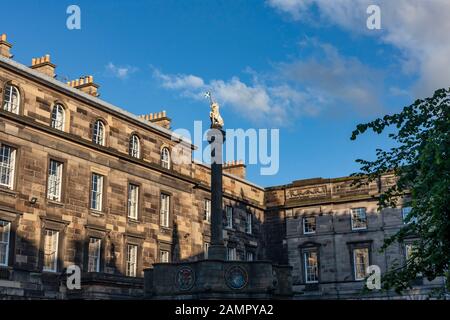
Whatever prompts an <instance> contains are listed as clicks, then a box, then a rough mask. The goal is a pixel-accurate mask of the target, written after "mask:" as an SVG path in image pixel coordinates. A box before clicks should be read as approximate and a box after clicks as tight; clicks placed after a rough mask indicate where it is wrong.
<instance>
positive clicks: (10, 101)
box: [3, 84, 20, 114]
mask: <svg viewBox="0 0 450 320" xmlns="http://www.w3.org/2000/svg"><path fill="white" fill-rule="evenodd" d="M4 99H5V100H4V101H3V110H6V111H9V112H12V113H15V114H19V106H20V92H19V89H18V88H17V87H15V86H12V85H10V84H8V85H6V87H5V98H4Z"/></svg>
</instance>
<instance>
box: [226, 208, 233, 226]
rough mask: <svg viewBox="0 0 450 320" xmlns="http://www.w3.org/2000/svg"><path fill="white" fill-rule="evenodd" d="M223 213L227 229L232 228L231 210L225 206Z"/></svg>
mask: <svg viewBox="0 0 450 320" xmlns="http://www.w3.org/2000/svg"><path fill="white" fill-rule="evenodd" d="M225 211H226V218H227V227H228V228H233V208H232V207H231V206H226V207H225Z"/></svg>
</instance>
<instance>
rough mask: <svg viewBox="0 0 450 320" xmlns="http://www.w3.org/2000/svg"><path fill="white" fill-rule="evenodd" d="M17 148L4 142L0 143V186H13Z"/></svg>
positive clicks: (10, 187) (11, 187)
mask: <svg viewBox="0 0 450 320" xmlns="http://www.w3.org/2000/svg"><path fill="white" fill-rule="evenodd" d="M16 153H17V150H16V149H15V148H13V147H10V146H8V145H5V144H3V143H2V144H0V186H3V187H6V188H8V189H11V190H12V189H13V188H14V178H15V171H16Z"/></svg>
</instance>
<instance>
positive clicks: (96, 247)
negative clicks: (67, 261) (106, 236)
mask: <svg viewBox="0 0 450 320" xmlns="http://www.w3.org/2000/svg"><path fill="white" fill-rule="evenodd" d="M101 243H102V242H101V240H100V239H97V238H90V239H89V260H88V272H100V252H101Z"/></svg>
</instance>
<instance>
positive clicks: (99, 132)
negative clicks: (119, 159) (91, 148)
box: [92, 120, 105, 146]
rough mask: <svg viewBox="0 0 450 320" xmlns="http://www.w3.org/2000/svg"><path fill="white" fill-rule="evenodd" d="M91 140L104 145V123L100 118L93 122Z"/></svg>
mask: <svg viewBox="0 0 450 320" xmlns="http://www.w3.org/2000/svg"><path fill="white" fill-rule="evenodd" d="M92 137H93V142H94V143H96V144H99V145H102V146H103V145H105V125H104V124H103V122H101V121H100V120H97V121H96V122H95V124H94V132H93V136H92Z"/></svg>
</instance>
